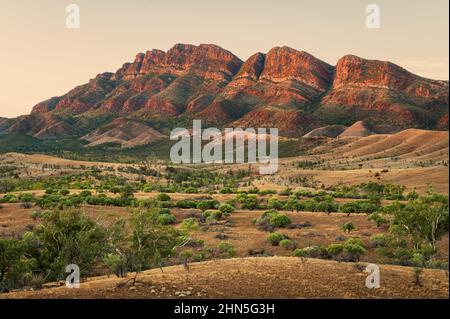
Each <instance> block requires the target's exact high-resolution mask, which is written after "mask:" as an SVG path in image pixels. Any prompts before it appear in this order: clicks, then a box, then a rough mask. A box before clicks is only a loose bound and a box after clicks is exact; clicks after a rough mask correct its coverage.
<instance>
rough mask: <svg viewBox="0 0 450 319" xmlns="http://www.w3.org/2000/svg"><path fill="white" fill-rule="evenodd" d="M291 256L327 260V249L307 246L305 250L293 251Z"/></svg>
mask: <svg viewBox="0 0 450 319" xmlns="http://www.w3.org/2000/svg"><path fill="white" fill-rule="evenodd" d="M293 255H294V256H295V257H307V258H321V259H327V258H328V252H327V249H326V248H325V247H322V246H308V247H305V248H297V249H296V250H294V253H293Z"/></svg>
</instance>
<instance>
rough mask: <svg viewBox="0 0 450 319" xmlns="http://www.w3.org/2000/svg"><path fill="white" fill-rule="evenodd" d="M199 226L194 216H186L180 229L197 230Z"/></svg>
mask: <svg viewBox="0 0 450 319" xmlns="http://www.w3.org/2000/svg"><path fill="white" fill-rule="evenodd" d="M199 228H200V226H199V224H198V222H197V221H196V220H195V218H186V219H185V220H183V222H182V223H181V226H180V229H181V230H183V231H188V232H189V231H197V230H199Z"/></svg>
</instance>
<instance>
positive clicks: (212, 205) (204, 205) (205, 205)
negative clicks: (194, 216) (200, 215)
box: [197, 200, 219, 211]
mask: <svg viewBox="0 0 450 319" xmlns="http://www.w3.org/2000/svg"><path fill="white" fill-rule="evenodd" d="M218 206H219V202H218V201H216V200H204V201H201V202H198V203H197V208H198V209H200V210H203V211H204V210H207V209H216V208H217V207H218Z"/></svg>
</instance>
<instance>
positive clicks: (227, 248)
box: [217, 242, 236, 258]
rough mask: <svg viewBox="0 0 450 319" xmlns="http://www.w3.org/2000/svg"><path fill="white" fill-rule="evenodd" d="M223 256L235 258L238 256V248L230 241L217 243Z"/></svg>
mask: <svg viewBox="0 0 450 319" xmlns="http://www.w3.org/2000/svg"><path fill="white" fill-rule="evenodd" d="M217 248H218V249H219V252H220V255H221V257H222V258H233V257H234V256H236V249H235V248H234V246H233V244H231V243H229V242H221V243H219V244H218V245H217Z"/></svg>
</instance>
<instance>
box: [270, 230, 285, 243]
mask: <svg viewBox="0 0 450 319" xmlns="http://www.w3.org/2000/svg"><path fill="white" fill-rule="evenodd" d="M266 239H267V241H268V242H270V243H271V244H272V246H278V245H279V244H280V242H281V241H282V240H283V239H285V236H284V235H283V234H280V233H276V232H275V233H270V234H269V235H267V237H266Z"/></svg>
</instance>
